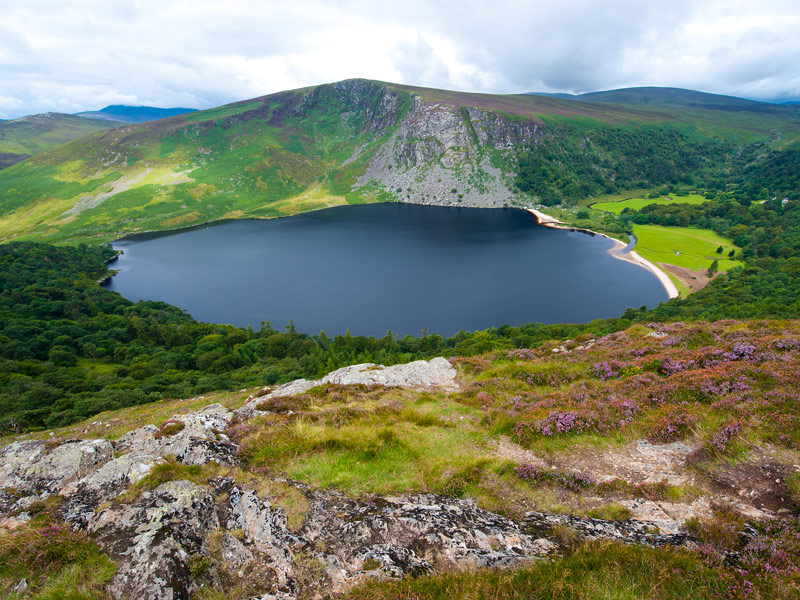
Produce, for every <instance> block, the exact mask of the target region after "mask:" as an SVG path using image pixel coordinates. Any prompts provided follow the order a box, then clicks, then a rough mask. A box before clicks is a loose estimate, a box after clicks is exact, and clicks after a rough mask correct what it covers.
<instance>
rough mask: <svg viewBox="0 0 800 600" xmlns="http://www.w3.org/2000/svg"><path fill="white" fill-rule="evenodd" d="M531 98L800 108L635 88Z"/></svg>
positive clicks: (752, 108) (722, 107)
mask: <svg viewBox="0 0 800 600" xmlns="http://www.w3.org/2000/svg"><path fill="white" fill-rule="evenodd" d="M529 95H532V96H544V97H548V98H561V99H565V100H577V101H579V102H602V103H611V104H625V105H627V106H650V107H656V106H670V107H686V108H691V107H702V108H712V109H717V110H746V111H750V112H752V111H756V112H758V111H771V110H773V108H774V107H775V106H779V105H787V104H798V102H783V103H773V102H760V101H757V100H748V99H746V98H737V97H734V96H723V95H720V94H709V93H706V92H697V91H694V90H685V89H682V88H669V87H635V88H624V89H619V90H606V91H601V92H588V93H586V94H564V93H547V92H530V93H529Z"/></svg>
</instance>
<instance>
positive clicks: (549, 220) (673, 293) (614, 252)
mask: <svg viewBox="0 0 800 600" xmlns="http://www.w3.org/2000/svg"><path fill="white" fill-rule="evenodd" d="M526 210H527V211H528V212H529V213H531V214H532V215H533V216H534V217H536V220H537V221H538V223H539V225H541V226H542V227H551V228H553V229H570V230H572V231H585V232H587V233H591V234H593V235H602V236H603V237H605V238H608V239H609V240H611V241H612V242H614V247H613V248H611V249H610V250H609V251H608V253H609V254H610V255H611V256H613V257H614V258H618V259H620V260H626V261H628V262H631V263H633V264H636V265H639V266H640V267H643V268H645V269H647V270H648V271H650V272H651V273H653V275H655V276H656V277H657V278H658V281H659V282H661V285H662V286H663V287H664V289H665V290H666V292H667V295H668V296H669V297H670V298H677V297H678V296H679V295H680V292H678V288H677V287H675V284H674V283H672V280H671V279H670V278H669V275H667V273H666V272H665V271H663V270H662V269H660V268H659V267H657V266H656V265H654V264H653V263H651V262H650V261H649V260H646V259H644V258H642V256H641V255H640V254H639V253H637V252H636V251H634V250H625V249H626V248H627V247H628V246H627V244H625V243H624V242H622V241H620V240H618V239H615V238H612V237H610V236H608V235H606V234H604V233H598V232H596V231H592V230H590V229H581V228H579V227H570V226H568V225H564V224H563V223H562V222H561V221H559V220H558V219H556V218H554V217H551V216H550V215H546V214H544V213H543V212H540V211H538V210H536V209H535V208H527V209H526Z"/></svg>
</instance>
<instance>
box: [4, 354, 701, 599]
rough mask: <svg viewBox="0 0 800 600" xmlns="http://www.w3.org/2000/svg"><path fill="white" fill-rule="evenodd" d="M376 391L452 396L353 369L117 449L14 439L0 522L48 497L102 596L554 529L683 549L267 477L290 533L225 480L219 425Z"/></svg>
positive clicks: (358, 561) (306, 586)
mask: <svg viewBox="0 0 800 600" xmlns="http://www.w3.org/2000/svg"><path fill="white" fill-rule="evenodd" d="M326 383H335V384H338V385H354V384H356V385H357V384H361V385H363V384H373V385H374V384H379V385H383V386H399V387H409V388H414V389H424V390H442V391H454V390H456V389H457V387H458V384H457V381H456V370H455V369H454V368H453V367H452V366H451V365H450V363H449V362H448V361H447V360H445V359H441V358H439V359H433V360H431V361H417V362H415V363H409V364H407V365H397V366H395V367H382V366H380V365H355V366H352V367H347V368H345V369H340V370H338V371H334V372H332V373H330V374H328V375H327V376H326V377H325V378H323V379H322V380H318V381H313V382H309V381H303V380H299V381H295V382H292V383H290V384H287V385H285V386H281V387H280V388H277V389H276V390H272V391H271V392H269V394H265V395H264V396H256V397H254V398H251V399H250V400H249V401H248V402H247V404H246V405H245V407H244V410H240V411H237V412H236V413H234V412H232V411H230V410H228V409H227V408H225V407H223V406H221V405H219V404H212V405H209V406H206V407H205V408H203V409H202V410H199V411H196V412H192V413H189V414H184V415H178V416H175V417H174V418H173V419H170V420H169V421H167V422H166V423H165V424H162V425H161V427H156V426H155V425H146V426H144V427H141V428H139V429H136V430H134V431H131V432H129V433H127V434H125V435H123V436H122V437H120V438H119V439H118V440H117V441H116V442H111V441H108V440H104V439H83V440H67V441H63V442H60V443H51V442H47V441H17V442H13V443H11V444H9V445H7V446H5V447H3V448H1V449H0V489H2V491H0V527H2V528H6V529H13V528H15V527H18V526H19V525H20V524H22V523H24V522H26V521H27V520H28V519H30V512H32V509H33V508H34V507H35V506H36V505H37V504H40V503H42V502H47V501H48V499H50V500H52V499H53V498H56V497H59V496H60V497H62V498H63V500H62V502H61V503H60V504H57V509H56V513H57V516H58V517H59V518H61V519H63V520H65V521H66V522H67V523H69V524H70V525H71V526H72V527H73V528H77V529H83V530H86V531H87V532H89V533H90V534H91V536H92V537H93V538H94V539H95V540H96V541H97V543H98V544H99V545H100V547H101V548H102V549H103V550H104V551H105V552H107V553H108V554H109V555H110V556H111V557H112V558H113V559H114V561H115V562H116V564H117V566H118V569H117V574H116V575H115V576H114V578H113V579H112V581H111V582H110V584H109V586H108V593H109V595H110V597H112V598H126V597H136V598H142V599H154V600H155V599H156V598H164V599H188V598H191V597H192V595H193V594H194V593H195V592H196V591H197V590H198V589H200V587H202V586H221V585H225V586H226V587H228V588H230V587H232V586H240V588H239V587H236V589H241V590H242V596H241V597H242V598H245V597H255V596H258V597H260V598H262V599H264V600H266V599H271V598H283V599H293V598H296V597H298V596H299V595H302V596H303V597H310V596H313V595H317V596H320V595H321V594H323V593H325V594H328V593H331V592H337V591H341V590H343V589H346V587H347V586H349V585H352V584H353V583H355V582H358V581H360V580H362V579H363V578H371V577H401V576H404V575H415V574H421V573H428V572H434V571H443V570H467V569H475V568H481V567H514V566H517V565H521V564H524V563H526V562H529V561H531V560H535V559H536V558H538V557H544V556H548V555H551V554H554V553H558V552H559V544H560V543H561V542H559V541H558V536H557V535H554V527H555V526H561V527H563V526H568V527H570V528H571V529H572V530H574V531H577V532H578V534H579V535H580V536H583V537H586V538H610V539H617V540H621V541H627V542H632V543H643V544H649V545H655V546H660V545H665V544H685V543H691V539H690V538H689V537H688V536H687V535H686V534H683V533H675V534H662V533H660V532H657V530H656V529H654V528H653V526H652V523H647V522H643V521H637V520H629V521H626V522H621V523H618V522H613V521H606V520H603V519H582V518H577V517H566V516H563V515H547V514H542V513H528V514H527V515H526V517H525V519H524V520H523V521H522V522H519V523H517V522H514V521H512V520H510V519H508V518H506V517H503V516H500V515H497V514H493V513H491V512H488V511H486V510H483V509H481V508H479V507H478V506H477V505H476V504H475V503H474V502H473V501H471V500H468V499H454V498H448V497H443V496H438V495H434V494H411V495H403V496H384V497H380V496H369V497H363V498H353V497H349V496H346V495H345V494H342V493H339V492H337V491H333V490H327V489H325V490H322V489H312V488H310V487H308V486H306V485H303V484H300V483H297V482H293V481H287V480H283V479H279V480H277V482H278V483H279V484H281V485H284V486H288V487H290V488H292V489H293V490H295V492H296V493H299V494H300V496H301V497H302V498H303V499H304V502H306V503H307V504H308V510H307V512H306V515H305V520H304V522H303V523H302V526H300V527H293V526H291V525H290V523H289V519H288V516H287V512H286V510H285V508H283V507H281V506H277V505H275V504H273V503H271V502H270V501H269V500H267V499H266V497H264V495H263V494H261V493H260V492H259V490H258V489H256V487H255V486H253V485H252V480H249V479H244V480H241V481H240V480H237V478H236V476H235V468H234V467H235V466H236V465H237V463H238V459H237V450H238V447H237V444H236V443H234V442H233V441H231V438H230V437H229V436H228V435H227V434H226V430H227V429H228V427H229V425H230V424H231V423H233V422H234V420H242V419H248V418H251V417H252V416H254V415H256V414H259V413H261V411H258V410H257V409H256V408H254V405H255V404H256V403H257V402H259V401H261V400H263V398H264V397H279V396H288V395H294V394H299V393H303V392H305V391H308V390H309V389H311V388H313V387H314V386H317V385H321V384H326ZM168 463H171V464H178V465H186V466H192V465H194V466H199V465H214V466H217V465H218V466H220V467H226V466H227V467H231V470H230V471H225V470H224V469H222V468H221V469H220V471H219V472H220V474H219V475H217V476H214V477H211V478H208V479H207V480H205V481H204V482H202V483H197V482H193V481H189V480H184V479H177V480H169V481H165V482H163V483H161V484H160V485H157V486H155V487H154V488H152V489H144V490H139V489H138V488H137V487H136V484H137V483H139V482H141V481H142V480H143V479H144V478H146V477H147V476H148V474H149V473H151V472H152V471H153V469H154V468H155V467H156V466H157V465H165V464H168Z"/></svg>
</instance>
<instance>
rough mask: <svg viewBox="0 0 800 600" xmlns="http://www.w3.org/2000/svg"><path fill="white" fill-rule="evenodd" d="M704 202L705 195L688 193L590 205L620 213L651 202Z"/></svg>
mask: <svg viewBox="0 0 800 600" xmlns="http://www.w3.org/2000/svg"><path fill="white" fill-rule="evenodd" d="M703 202H708V199H707V198H706V197H705V196H701V195H700V194H688V195H686V196H662V197H661V198H627V199H625V200H620V201H619V202H596V203H594V204H592V205H590V207H591V208H594V209H596V210H603V211H606V212H610V213H614V214H615V215H618V214H620V213H621V212H622V211H623V210H625V209H626V208H630V209H631V210H639V209H641V208H643V207H645V206H648V205H650V204H661V205H666V204H702V203H703Z"/></svg>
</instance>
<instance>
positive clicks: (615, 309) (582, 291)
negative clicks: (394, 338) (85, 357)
mask: <svg viewBox="0 0 800 600" xmlns="http://www.w3.org/2000/svg"><path fill="white" fill-rule="evenodd" d="M113 245H114V247H115V248H117V249H119V250H122V251H123V252H124V254H123V255H122V256H120V257H119V259H118V260H117V262H115V263H114V264H113V265H112V267H113V268H114V269H119V270H120V272H119V273H118V274H117V275H116V276H115V277H113V278H112V279H111V281H110V283H109V284H107V287H108V288H109V289H111V290H114V291H117V292H119V293H120V294H122V295H123V296H125V297H126V298H129V299H131V300H140V299H145V300H161V301H164V302H168V303H170V304H174V305H175V306H179V307H180V308H182V309H184V310H186V311H187V312H189V313H190V314H191V315H192V316H193V317H194V318H196V319H198V320H201V321H209V322H213V323H230V324H233V325H238V326H246V325H252V326H254V327H256V328H257V327H258V326H259V324H260V323H261V322H262V321H270V322H271V323H272V325H273V327H275V328H278V329H280V328H282V327H284V326H285V325H286V324H287V323H288V322H289V321H290V320H293V321H294V324H295V327H296V328H297V330H298V331H302V332H306V333H319V332H320V331H322V330H324V331H325V332H326V333H328V334H329V335H334V334H339V333H344V332H345V331H346V330H348V329H349V330H350V332H351V333H352V334H353V335H375V336H383V335H384V334H385V333H386V331H387V330H389V329H391V330H392V331H393V332H394V333H396V334H399V335H401V336H402V335H406V334H409V333H410V334H413V335H420V334H421V333H422V331H423V329H427V330H428V332H429V333H439V334H442V335H445V336H449V335H452V334H453V333H455V332H457V331H459V330H460V329H464V330H467V331H469V330H475V329H486V328H488V327H491V326H499V325H502V324H504V323H507V324H510V325H521V324H524V323H533V322H541V323H579V322H586V321H590V320H592V319H597V318H601V317H618V316H620V315H621V314H622V313H623V312H624V311H625V309H626V308H627V307H629V306H631V307H639V306H641V305H643V304H644V305H647V306H649V307H652V306H655V305H657V304H658V303H659V302H661V301H666V300H667V299H668V298H667V293H666V292H665V290H664V288H663V287H662V286H661V284H660V283H659V281H658V279H657V278H656V277H655V276H654V275H653V274H652V273H650V272H649V271H647V270H646V269H643V268H641V267H639V266H637V265H634V264H631V263H629V262H626V261H622V260H618V259H615V258H613V257H612V256H610V255H609V254H608V250H609V249H610V248H611V247H612V246H613V242H612V241H611V240H609V239H607V238H605V237H603V236H600V235H595V236H592V235H588V234H585V233H580V232H573V231H567V230H559V229H550V228H546V227H540V226H539V225H538V224H537V222H536V220H535V219H534V217H533V216H532V215H531V214H530V213H528V212H527V211H524V210H519V209H479V208H450V207H434V206H418V205H412V204H399V203H398V204H394V203H392V204H371V205H363V206H342V207H337V208H331V209H327V210H320V211H314V212H310V213H306V214H302V215H297V216H292V217H286V218H282V219H273V220H238V221H227V222H223V223H218V224H214V225H209V226H203V227H198V228H192V229H187V230H181V231H177V232H169V233H158V234H146V235H140V236H133V237H129V238H124V239H122V240H119V241H117V242H115V243H114V244H113Z"/></svg>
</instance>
